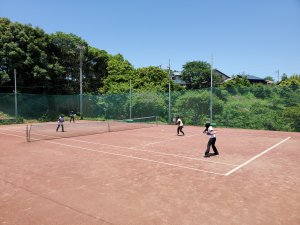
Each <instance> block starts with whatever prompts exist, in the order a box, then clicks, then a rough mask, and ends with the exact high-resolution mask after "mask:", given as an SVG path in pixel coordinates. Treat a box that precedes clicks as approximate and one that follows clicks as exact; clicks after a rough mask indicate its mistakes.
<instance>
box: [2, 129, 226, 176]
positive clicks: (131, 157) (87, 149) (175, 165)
mask: <svg viewBox="0 0 300 225" xmlns="http://www.w3.org/2000/svg"><path fill="white" fill-rule="evenodd" d="M0 134H4V135H9V136H15V137H21V138H24V136H18V135H13V134H6V133H2V132H0ZM45 142H48V143H52V144H57V145H63V146H67V147H72V148H78V149H83V150H86V151H91V152H99V153H103V154H109V155H115V156H121V157H126V158H130V159H137V160H143V161H147V162H152V163H157V164H163V165H168V166H173V167H178V168H182V169H188V170H193V171H198V172H204V173H211V174H216V175H221V176H224V174H222V173H215V172H212V171H207V170H200V169H196V168H192V167H187V166H181V165H177V164H172V163H166V162H161V161H156V160H152V159H146V158H140V157H135V156H128V155H123V154H118V153H112V152H105V151H101V150H95V149H90V148H83V147H78V146H74V145H68V144H63V143H58V142H54V141H46V140H45Z"/></svg>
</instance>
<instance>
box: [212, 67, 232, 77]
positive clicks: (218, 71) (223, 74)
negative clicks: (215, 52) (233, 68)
mask: <svg viewBox="0 0 300 225" xmlns="http://www.w3.org/2000/svg"><path fill="white" fill-rule="evenodd" d="M214 71H215V72H217V73H219V74H221V75H222V76H224V77H225V78H227V79H228V78H230V77H229V76H227V75H226V74H225V73H222V72H221V71H220V70H217V69H214Z"/></svg>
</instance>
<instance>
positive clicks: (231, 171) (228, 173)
mask: <svg viewBox="0 0 300 225" xmlns="http://www.w3.org/2000/svg"><path fill="white" fill-rule="evenodd" d="M290 138H291V137H288V138H286V139H284V140H282V141H281V142H279V143H277V144H276V145H273V146H272V147H270V148H268V149H267V150H265V151H263V152H261V153H260V154H258V155H256V156H254V157H252V158H251V159H249V160H247V161H246V162H244V163H243V164H241V165H239V166H237V167H236V168H234V169H232V170H230V171H229V172H227V173H225V176H228V175H230V174H232V173H233V172H235V171H237V170H238V169H240V168H242V167H243V166H245V165H247V164H249V163H250V162H252V161H253V160H255V159H256V158H258V157H260V156H262V155H263V154H265V153H267V152H268V151H270V150H271V149H273V148H275V147H277V146H278V145H280V144H282V143H283V142H285V141H287V140H289V139H290Z"/></svg>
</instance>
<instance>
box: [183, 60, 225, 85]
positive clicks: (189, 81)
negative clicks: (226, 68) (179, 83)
mask: <svg viewBox="0 0 300 225" xmlns="http://www.w3.org/2000/svg"><path fill="white" fill-rule="evenodd" d="M210 77H211V66H210V64H209V63H207V62H203V61H193V62H187V63H186V64H185V65H183V71H182V77H181V78H182V80H183V81H185V82H186V85H187V89H198V88H203V87H210ZM220 81H221V78H220V77H219V76H217V75H216V74H215V73H213V82H214V86H216V85H217V84H219V83H220Z"/></svg>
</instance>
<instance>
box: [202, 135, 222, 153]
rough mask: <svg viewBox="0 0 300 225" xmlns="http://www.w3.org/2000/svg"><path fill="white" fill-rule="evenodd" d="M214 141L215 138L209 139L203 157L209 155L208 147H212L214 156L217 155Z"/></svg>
mask: <svg viewBox="0 0 300 225" xmlns="http://www.w3.org/2000/svg"><path fill="white" fill-rule="evenodd" d="M216 140H217V139H216V138H210V139H209V140H208V143H207V149H206V151H205V155H208V154H209V150H210V146H212V149H213V150H214V153H215V154H219V152H218V149H217V148H216V146H215V143H216Z"/></svg>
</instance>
